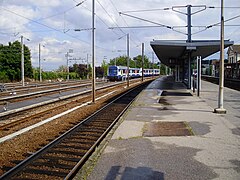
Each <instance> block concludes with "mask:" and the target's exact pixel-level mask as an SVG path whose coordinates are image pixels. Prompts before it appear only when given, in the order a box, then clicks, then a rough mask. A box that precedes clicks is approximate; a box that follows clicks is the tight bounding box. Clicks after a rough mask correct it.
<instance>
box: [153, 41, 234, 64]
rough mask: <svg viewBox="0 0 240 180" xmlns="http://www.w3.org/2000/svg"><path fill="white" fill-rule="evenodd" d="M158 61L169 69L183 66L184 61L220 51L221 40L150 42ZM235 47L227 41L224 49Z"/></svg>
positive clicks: (231, 42)
mask: <svg viewBox="0 0 240 180" xmlns="http://www.w3.org/2000/svg"><path fill="white" fill-rule="evenodd" d="M150 45H151V47H152V48H153V51H154V52H155V54H156V55H157V57H158V59H159V60H160V61H161V62H162V63H163V64H165V65H167V66H169V67H174V66H175V65H177V64H179V65H180V64H181V63H182V62H183V60H185V59H188V58H189V55H190V57H191V59H193V58H195V57H197V56H201V57H202V59H204V58H206V57H208V56H210V55H212V54H214V53H216V52H218V51H220V41H219V40H192V41H191V42H187V41H184V40H153V41H151V42H150ZM231 45H233V41H229V40H225V41H224V48H226V47H228V46H231Z"/></svg>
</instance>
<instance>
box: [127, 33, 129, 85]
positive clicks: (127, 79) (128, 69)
mask: <svg viewBox="0 0 240 180" xmlns="http://www.w3.org/2000/svg"><path fill="white" fill-rule="evenodd" d="M127 87H129V34H127Z"/></svg>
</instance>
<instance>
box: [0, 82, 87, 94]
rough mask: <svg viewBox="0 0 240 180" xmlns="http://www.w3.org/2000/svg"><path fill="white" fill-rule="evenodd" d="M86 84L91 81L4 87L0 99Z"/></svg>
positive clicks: (0, 92)
mask: <svg viewBox="0 0 240 180" xmlns="http://www.w3.org/2000/svg"><path fill="white" fill-rule="evenodd" d="M87 83H91V81H89V80H82V81H69V82H54V83H40V84H27V85H26V86H19V85H16V86H10V85H4V88H2V89H1V90H2V91H0V97H6V96H16V94H17V95H19V94H24V93H32V92H36V91H40V90H46V89H54V88H55V89H59V88H63V87H67V86H76V85H81V84H87ZM14 93H15V95H14Z"/></svg>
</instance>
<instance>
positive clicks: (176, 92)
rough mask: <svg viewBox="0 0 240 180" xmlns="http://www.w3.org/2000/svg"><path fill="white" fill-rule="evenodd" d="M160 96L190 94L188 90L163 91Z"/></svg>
mask: <svg viewBox="0 0 240 180" xmlns="http://www.w3.org/2000/svg"><path fill="white" fill-rule="evenodd" d="M162 96H192V94H191V93H190V92H178V91H163V93H162Z"/></svg>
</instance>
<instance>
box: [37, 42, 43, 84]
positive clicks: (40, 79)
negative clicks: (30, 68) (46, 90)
mask: <svg viewBox="0 0 240 180" xmlns="http://www.w3.org/2000/svg"><path fill="white" fill-rule="evenodd" d="M38 48H39V82H42V70H41V44H40V43H39V47H38Z"/></svg>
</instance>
